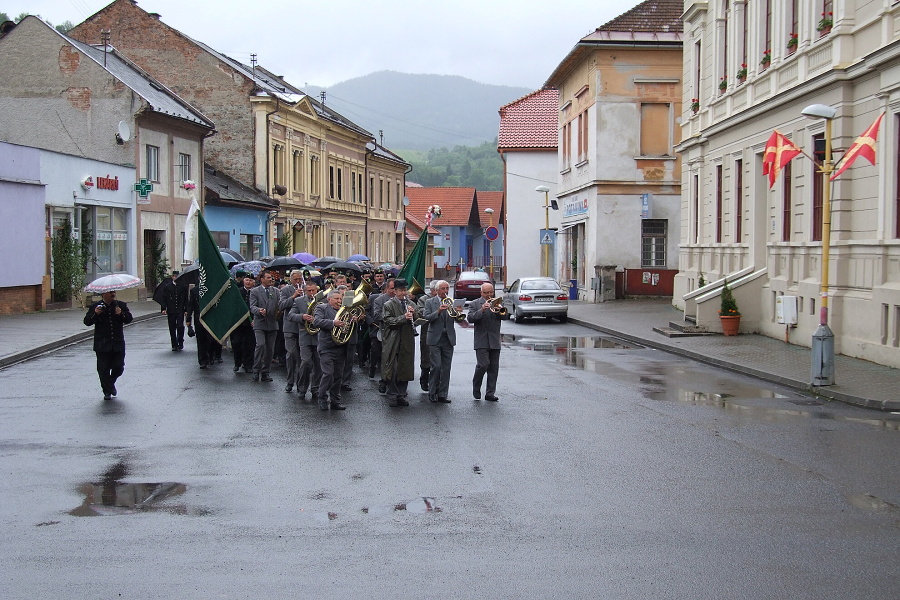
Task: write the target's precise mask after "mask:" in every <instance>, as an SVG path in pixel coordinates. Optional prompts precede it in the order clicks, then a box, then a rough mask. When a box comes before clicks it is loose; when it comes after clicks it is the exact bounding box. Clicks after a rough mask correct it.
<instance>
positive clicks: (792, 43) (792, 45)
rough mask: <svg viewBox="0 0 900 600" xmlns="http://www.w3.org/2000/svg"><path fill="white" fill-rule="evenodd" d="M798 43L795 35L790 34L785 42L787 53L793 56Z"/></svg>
mask: <svg viewBox="0 0 900 600" xmlns="http://www.w3.org/2000/svg"><path fill="white" fill-rule="evenodd" d="M799 43H800V42H799V41H798V40H797V34H796V33H793V32H792V33H791V36H790V37H789V38H788V42H787V49H788V53H790V54H793V53H794V52H796V51H797V44H799Z"/></svg>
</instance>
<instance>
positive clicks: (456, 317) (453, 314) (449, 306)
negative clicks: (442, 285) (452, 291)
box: [441, 296, 466, 321]
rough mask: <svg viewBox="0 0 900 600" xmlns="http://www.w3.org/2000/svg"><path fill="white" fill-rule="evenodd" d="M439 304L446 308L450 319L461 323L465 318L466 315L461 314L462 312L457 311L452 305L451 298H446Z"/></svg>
mask: <svg viewBox="0 0 900 600" xmlns="http://www.w3.org/2000/svg"><path fill="white" fill-rule="evenodd" d="M441 304H443V305H444V306H446V307H447V314H448V315H449V316H450V318H451V319H454V320H456V321H461V320H462V319H465V318H466V315H464V314H463V313H462V311H460V310H458V309H457V308H456V306H455V305H454V304H453V298H451V297H450V296H447V297H446V298H443V299H442V300H441Z"/></svg>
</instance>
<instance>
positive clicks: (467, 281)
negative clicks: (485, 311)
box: [452, 271, 494, 300]
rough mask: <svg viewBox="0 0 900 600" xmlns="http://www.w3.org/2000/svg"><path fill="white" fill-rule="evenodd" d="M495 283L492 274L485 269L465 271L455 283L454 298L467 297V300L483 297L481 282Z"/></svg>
mask: <svg viewBox="0 0 900 600" xmlns="http://www.w3.org/2000/svg"><path fill="white" fill-rule="evenodd" d="M482 283H490V284H491V285H493V284H494V280H493V279H491V276H490V275H488V274H487V273H485V272H484V271H463V272H462V273H460V274H459V277H457V279H456V283H454V284H453V294H452V296H453V297H454V298H465V299H466V300H475V299H477V298H480V297H481V284H482Z"/></svg>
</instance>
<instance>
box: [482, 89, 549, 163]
mask: <svg viewBox="0 0 900 600" xmlns="http://www.w3.org/2000/svg"><path fill="white" fill-rule="evenodd" d="M558 120H559V90H555V89H543V90H537V91H536V92H532V93H530V94H528V95H527V96H523V97H522V98H519V99H518V100H515V101H513V102H510V103H509V104H506V105H504V106H501V107H500V135H499V136H498V141H497V147H498V148H500V149H511V148H520V149H521V148H547V149H554V150H555V149H556V147H557V129H558Z"/></svg>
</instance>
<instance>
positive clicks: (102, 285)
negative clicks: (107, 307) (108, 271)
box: [84, 273, 144, 294]
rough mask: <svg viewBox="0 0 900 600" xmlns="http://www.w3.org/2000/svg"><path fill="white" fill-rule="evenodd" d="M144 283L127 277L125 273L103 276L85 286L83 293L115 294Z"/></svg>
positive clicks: (135, 278) (132, 277)
mask: <svg viewBox="0 0 900 600" xmlns="http://www.w3.org/2000/svg"><path fill="white" fill-rule="evenodd" d="M143 284H144V282H143V280H141V278H140V277H135V276H134V275H127V274H125V273H116V274H114V275H104V276H103V277H100V278H99V279H95V280H94V281H92V282H90V283H89V284H87V285H86V286H84V291H86V292H91V293H94V294H104V293H106V292H115V291H118V290H127V289H128V288H135V287H138V286H141V285H143Z"/></svg>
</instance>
